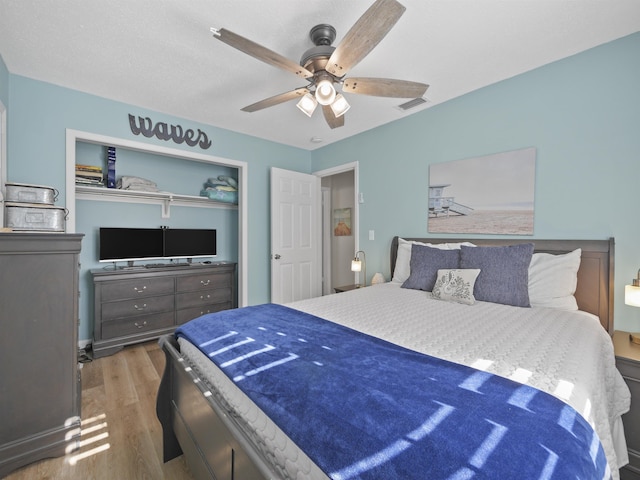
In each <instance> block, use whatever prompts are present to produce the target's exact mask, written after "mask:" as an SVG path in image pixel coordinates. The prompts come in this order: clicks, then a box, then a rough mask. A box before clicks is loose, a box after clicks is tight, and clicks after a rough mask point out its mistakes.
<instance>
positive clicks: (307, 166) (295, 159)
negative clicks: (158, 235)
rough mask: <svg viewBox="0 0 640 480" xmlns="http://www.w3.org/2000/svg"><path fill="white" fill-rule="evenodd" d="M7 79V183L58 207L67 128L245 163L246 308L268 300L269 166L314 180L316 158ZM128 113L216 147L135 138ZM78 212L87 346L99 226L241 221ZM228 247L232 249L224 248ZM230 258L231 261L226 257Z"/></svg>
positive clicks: (130, 210)
mask: <svg viewBox="0 0 640 480" xmlns="http://www.w3.org/2000/svg"><path fill="white" fill-rule="evenodd" d="M0 75H1V72H0ZM0 78H1V77H0ZM9 80H10V86H11V88H10V90H9V103H10V108H8V112H7V117H8V132H7V136H8V139H7V147H8V152H7V164H8V165H7V179H8V181H10V182H24V183H33V184H40V185H47V186H51V187H54V188H56V189H58V190H59V191H60V199H59V200H58V202H57V205H60V206H62V205H64V199H65V131H66V129H67V128H70V129H75V130H81V131H85V132H91V133H97V134H100V135H106V136H111V137H116V138H123V139H129V140H134V141H137V142H145V143H152V144H156V145H161V146H167V147H170V148H175V149H183V150H189V151H193V152H197V153H205V154H207V155H212V156H217V157H222V158H227V159H232V160H239V161H243V162H246V163H247V165H248V172H249V176H248V182H249V188H248V196H249V199H248V205H249V212H248V219H247V222H248V232H247V233H248V258H249V274H248V302H249V304H257V303H263V302H267V301H269V298H270V290H269V282H270V270H269V253H270V252H269V248H270V238H269V202H268V201H266V199H268V198H269V170H270V168H271V167H278V168H284V169H288V170H295V171H300V172H305V173H309V172H310V171H311V154H310V152H308V151H306V150H302V149H297V148H293V147H288V146H285V145H281V144H277V143H273V142H268V141H265V140H261V139H258V138H255V137H251V136H247V135H242V134H238V133H234V132H231V131H228V130H223V129H220V128H216V127H213V126H211V125H203V124H199V123H197V122H192V121H189V120H185V119H182V118H177V117H173V116H170V115H166V114H162V113H158V112H152V111H147V110H145V109H142V108H138V107H135V106H132V105H127V104H123V103H119V102H114V101H112V100H107V99H104V98H101V97H97V96H93V95H88V94H85V93H81V92H78V91H74V90H70V89H66V88H61V87H58V86H55V85H52V84H48V83H44V82H40V81H36V80H33V79H29V78H26V77H22V76H18V75H11V74H10V75H9ZM129 113H131V114H134V115H141V116H145V117H146V116H148V117H150V118H152V119H153V120H154V121H163V122H166V123H169V124H180V125H182V126H183V127H185V128H193V129H197V128H200V129H202V130H203V131H205V132H206V133H207V135H208V137H209V139H210V140H212V141H213V145H212V146H211V147H210V148H209V149H207V150H202V149H200V148H199V147H193V148H192V147H188V146H186V145H185V144H182V145H176V144H175V143H173V142H164V141H162V140H158V139H157V138H155V137H153V138H150V139H147V138H145V137H142V136H135V135H133V134H132V133H131V130H130V128H129V120H128V114H129ZM118 157H120V154H119V155H118ZM176 161H178V160H176ZM116 164H118V163H117V162H116ZM147 177H148V176H147ZM153 177H154V180H155V179H156V178H157V179H158V180H159V183H160V184H161V183H162V182H163V180H164V179H163V175H162V170H161V169H159V170H157V171H155V172H154V174H153ZM166 180H167V181H170V180H168V179H166ZM198 186H199V185H198ZM178 193H186V192H178ZM222 212H224V211H222ZM77 213H78V218H77V221H76V231H77V232H79V233H86V235H87V237H86V238H85V241H84V244H83V252H82V254H81V262H82V269H81V272H80V276H81V301H80V332H79V338H80V339H81V340H83V339H89V338H91V336H92V335H93V330H92V328H93V315H92V314H91V301H90V298H91V296H92V290H91V288H90V286H91V285H90V284H91V282H90V275H89V270H90V269H91V268H96V267H98V268H100V267H101V265H99V264H98V263H97V256H96V251H97V244H96V241H95V235H96V232H97V228H98V227H100V226H127V224H140V223H141V222H147V221H148V222H149V223H150V226H156V225H171V226H176V227H177V226H183V227H186V226H194V225H193V223H192V222H194V221H195V222H204V223H206V225H207V226H210V225H223V227H224V228H236V227H235V226H236V225H237V221H238V219H237V214H236V215H235V217H234V216H229V215H226V214H224V213H221V211H217V210H205V209H200V208H197V209H187V208H184V207H182V208H180V207H172V209H171V220H165V219H161V218H160V208H159V207H158V206H149V205H136V206H131V205H128V204H124V203H108V204H107V203H103V202H93V201H78V202H77ZM113 218H118V219H122V223H120V224H119V225H113V224H111V223H113V220H112V219H113ZM141 219H146V220H141ZM107 224H109V225H107ZM141 226H144V225H141ZM236 231H237V230H236ZM222 240H223V245H222V248H223V251H222V254H221V255H219V256H218V259H219V260H236V259H237V247H235V246H231V245H230V244H229V241H228V240H225V239H224V237H223V238H222ZM225 241H226V245H227V247H228V248H226V247H225V243H224V242H225ZM225 256H228V258H224V257H225ZM234 256H235V258H234Z"/></svg>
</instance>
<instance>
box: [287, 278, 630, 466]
mask: <svg viewBox="0 0 640 480" xmlns="http://www.w3.org/2000/svg"><path fill="white" fill-rule="evenodd" d="M289 306H291V307H293V308H296V309H299V310H303V311H305V312H308V313H312V314H314V315H317V316H319V317H322V318H326V319H328V320H332V321H334V322H336V323H340V324H342V325H347V326H349V327H351V328H354V329H356V330H359V331H361V332H364V333H367V334H370V335H374V336H377V337H382V338H384V339H386V340H388V341H390V342H393V343H396V344H398V345H401V346H403V347H407V348H410V349H412V350H416V351H419V352H422V353H426V354H429V355H432V356H436V357H440V358H443V359H446V360H450V361H453V362H457V363H462V364H465V365H469V366H472V367H475V368H478V369H481V370H486V371H488V372H491V373H495V374H497V375H501V376H503V377H507V378H510V379H512V380H515V381H518V382H521V383H526V384H528V385H531V386H533V387H536V388H538V389H540V390H543V391H545V392H548V393H550V394H552V395H555V396H556V397H558V398H560V399H562V400H563V401H565V402H566V403H568V404H569V405H571V406H572V407H573V408H574V409H575V410H576V411H578V412H579V413H581V414H582V416H583V417H584V418H585V419H586V420H587V421H588V422H589V423H590V424H591V425H592V427H594V429H595V430H596V432H597V434H598V436H599V437H600V441H601V442H602V445H603V448H604V451H605V454H606V455H607V460H608V461H609V466H610V468H611V470H612V475H613V478H618V467H620V466H622V465H624V464H626V463H628V456H627V451H626V444H625V442H624V437H622V436H621V435H620V433H621V432H622V422H621V419H620V415H622V414H623V413H625V412H626V411H628V410H629V405H630V401H631V400H630V399H631V395H630V393H629V389H628V388H627V386H626V384H625V383H624V380H623V379H622V376H621V375H620V373H619V372H618V370H617V369H616V368H615V357H614V353H613V344H612V342H611V338H610V337H609V335H608V334H607V332H605V330H604V329H603V328H602V326H601V325H600V322H599V321H598V319H597V318H596V317H594V316H593V315H590V314H588V313H584V312H568V311H564V310H558V309H551V308H519V307H510V306H505V305H498V304H494V303H487V302H477V303H475V304H474V305H471V306H469V305H461V304H457V303H450V302H444V301H440V300H434V299H432V298H431V294H430V293H427V292H423V291H419V290H408V289H403V288H400V286H399V284H398V283H387V284H382V285H373V286H371V287H367V288H361V289H358V290H354V291H351V292H345V293H341V294H336V295H330V296H328V297H319V298H314V299H310V300H304V301H301V302H296V303H292V304H290V305H289Z"/></svg>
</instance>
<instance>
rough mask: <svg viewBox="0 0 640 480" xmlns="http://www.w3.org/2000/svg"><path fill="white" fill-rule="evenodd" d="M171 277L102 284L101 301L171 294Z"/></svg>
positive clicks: (172, 286) (172, 285) (172, 283)
mask: <svg viewBox="0 0 640 480" xmlns="http://www.w3.org/2000/svg"><path fill="white" fill-rule="evenodd" d="M173 288H174V280H173V277H159V278H138V279H135V280H123V281H118V282H105V283H103V284H102V301H103V302H111V301H113V300H125V299H128V298H138V297H148V296H153V295H163V294H167V293H173Z"/></svg>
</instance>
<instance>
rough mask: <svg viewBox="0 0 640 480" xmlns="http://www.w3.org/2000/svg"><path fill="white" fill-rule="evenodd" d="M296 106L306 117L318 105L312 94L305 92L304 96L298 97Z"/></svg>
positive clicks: (311, 113)
mask: <svg viewBox="0 0 640 480" xmlns="http://www.w3.org/2000/svg"><path fill="white" fill-rule="evenodd" d="M296 106H297V107H298V108H299V109H300V110H302V113H304V114H305V115H306V116H307V117H311V115H313V112H314V111H315V109H316V107H317V106H318V101H317V100H316V99H315V97H314V96H313V95H311V94H310V93H307V94H305V96H304V97H302V98H301V99H300V101H299V102H298V103H297V104H296Z"/></svg>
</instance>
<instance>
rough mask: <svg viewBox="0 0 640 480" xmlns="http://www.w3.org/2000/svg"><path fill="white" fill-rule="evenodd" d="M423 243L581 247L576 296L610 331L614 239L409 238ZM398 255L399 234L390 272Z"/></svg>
mask: <svg viewBox="0 0 640 480" xmlns="http://www.w3.org/2000/svg"><path fill="white" fill-rule="evenodd" d="M402 238H404V239H405V240H414V241H419V242H425V243H451V242H471V243H474V244H475V245H479V246H502V245H514V244H517V243H533V244H534V245H535V250H534V251H535V252H544V253H552V254H556V255H557V254H561V253H568V252H571V251H573V250H575V249H576V248H581V249H582V259H581V261H580V269H579V270H578V287H577V289H576V294H575V296H576V300H577V302H578V307H579V308H580V310H584V311H585V312H589V313H592V314H594V315H597V316H598V317H599V318H600V323H601V324H602V326H603V327H604V329H605V330H606V331H607V332H610V333H611V332H613V294H614V291H613V268H614V245H615V242H614V239H613V238H609V239H608V240H535V239H491V240H489V239H477V238H464V239H460V238H408V237H402ZM397 255H398V237H394V238H393V240H392V241H391V276H392V277H393V272H394V270H395V266H396V257H397Z"/></svg>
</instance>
